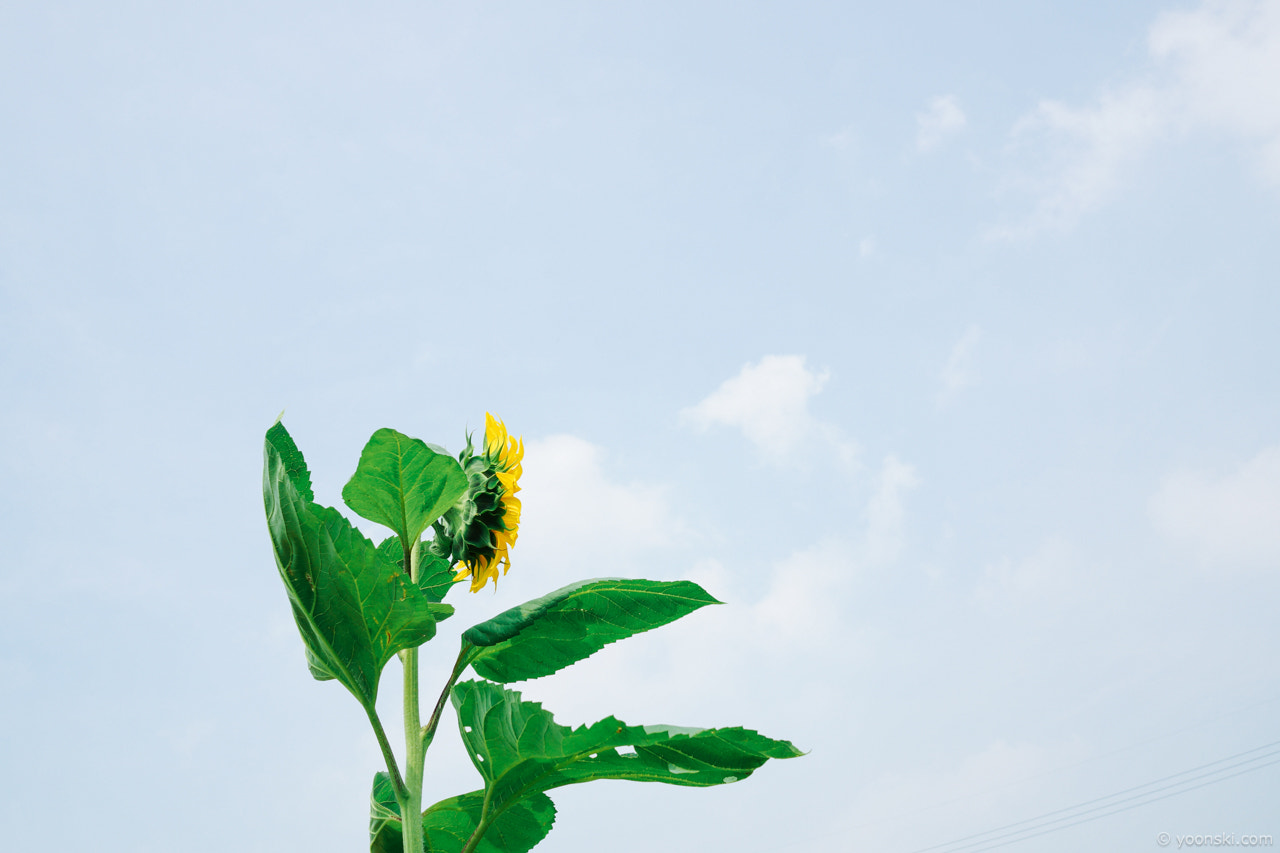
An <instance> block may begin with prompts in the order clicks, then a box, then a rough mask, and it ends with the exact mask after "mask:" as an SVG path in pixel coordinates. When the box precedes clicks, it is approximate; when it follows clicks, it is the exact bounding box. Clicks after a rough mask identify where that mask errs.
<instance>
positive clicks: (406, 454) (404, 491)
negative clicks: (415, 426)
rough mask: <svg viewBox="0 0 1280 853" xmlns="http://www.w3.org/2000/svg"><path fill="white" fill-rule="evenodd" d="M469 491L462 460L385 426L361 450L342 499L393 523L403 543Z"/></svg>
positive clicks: (369, 516) (418, 535) (372, 518)
mask: <svg viewBox="0 0 1280 853" xmlns="http://www.w3.org/2000/svg"><path fill="white" fill-rule="evenodd" d="M466 491H467V478H466V475H465V474H463V473H462V466H461V465H459V464H458V460H456V459H454V458H453V457H452V456H448V455H446V454H443V453H437V452H436V451H434V450H432V449H431V448H430V447H428V446H427V445H426V443H425V442H422V441H420V440H418V439H416V438H410V437H409V436H407V435H403V434H401V433H398V432H396V431H395V430H393V429H380V430H378V431H377V432H375V433H374V434H373V436H372V437H370V439H369V443H368V444H366V445H365V446H364V450H363V451H362V452H361V453H360V462H359V464H358V465H357V466H356V473H355V474H353V475H352V477H351V479H350V480H349V481H348V482H347V485H346V486H344V487H343V489H342V499H343V500H344V501H346V504H347V506H349V507H351V509H352V510H354V511H355V512H357V513H358V514H359V515H360V516H361V517H363V518H367V519H369V520H370V521H376V522H378V523H379V524H385V525H386V526H387V527H389V528H391V529H392V530H393V531H394V532H395V534H396V535H397V536H399V537H400V541H401V542H417V541H418V540H419V539H420V538H421V537H422V531H424V530H426V529H427V527H428V526H430V524H431V523H432V522H433V521H435V520H436V519H437V518H439V517H440V516H441V515H443V514H444V512H445V510H447V509H448V508H449V507H451V506H453V505H454V504H455V503H456V502H457V500H458V498H460V497H462V495H463V494H464V493H465V492H466Z"/></svg>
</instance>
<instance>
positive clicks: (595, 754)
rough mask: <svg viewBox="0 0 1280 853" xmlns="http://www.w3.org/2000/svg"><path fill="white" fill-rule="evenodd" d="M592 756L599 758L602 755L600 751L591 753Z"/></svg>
mask: <svg viewBox="0 0 1280 853" xmlns="http://www.w3.org/2000/svg"><path fill="white" fill-rule="evenodd" d="M591 757H592V758H599V757H600V753H598V752H593V753H591Z"/></svg>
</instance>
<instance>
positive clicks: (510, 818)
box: [422, 791, 556, 853]
mask: <svg viewBox="0 0 1280 853" xmlns="http://www.w3.org/2000/svg"><path fill="white" fill-rule="evenodd" d="M483 807H484V791H472V792H471V793H470V794H463V795H462V796H459V797H450V798H449V799H447V800H441V801H440V802H438V803H436V804H435V805H434V806H432V807H431V808H429V809H427V810H426V811H425V812H423V813H422V828H423V831H424V832H425V833H426V836H427V842H428V844H430V848H429V849H430V850H431V853H459V851H461V850H462V846H463V845H464V844H466V843H467V839H468V838H470V837H471V833H473V832H475V828H476V826H477V825H478V824H479V823H480V814H481V810H482V808H483ZM491 810H493V811H494V812H495V814H496V816H495V817H493V819H492V820H491V822H490V823H489V826H488V828H487V829H486V830H485V833H484V835H483V836H481V838H480V843H479V844H478V845H477V846H476V853H527V851H529V850H532V849H533V848H534V846H535V845H537V843H538V842H539V841H541V840H542V839H544V838H546V837H547V833H548V832H550V831H551V826H552V824H554V823H555V820H556V807H555V804H553V803H552V802H551V798H550V797H548V796H547V795H546V794H541V793H534V794H531V795H529V796H527V797H524V798H523V799H520V800H517V801H513V802H511V803H509V804H507V805H506V806H505V807H502V808H500V809H499V808H498V807H497V806H493V807H491Z"/></svg>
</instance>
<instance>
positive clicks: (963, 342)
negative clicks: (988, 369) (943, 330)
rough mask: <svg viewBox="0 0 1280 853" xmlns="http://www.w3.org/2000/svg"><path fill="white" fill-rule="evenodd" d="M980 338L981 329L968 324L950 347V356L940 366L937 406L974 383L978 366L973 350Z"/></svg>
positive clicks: (948, 401)
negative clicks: (940, 382)
mask: <svg viewBox="0 0 1280 853" xmlns="http://www.w3.org/2000/svg"><path fill="white" fill-rule="evenodd" d="M981 339H982V329H980V328H978V327H977V326H975V325H971V326H969V328H967V329H965V330H964V334H963V335H961V336H960V340H958V341H956V345H955V346H954V347H952V348H951V357H950V358H948V359H947V363H946V366H945V367H943V368H942V375H941V377H940V378H941V380H942V390H940V391H939V392H938V406H939V407H942V406H945V405H947V404H948V403H950V402H951V401H952V400H954V399H955V398H956V396H957V395H959V393H960V392H961V391H963V390H964V389H966V388H970V387H972V386H973V385H976V384H977V382H978V368H977V367H976V366H975V365H974V363H973V362H974V351H975V350H976V349H977V347H978V341H980V340H981Z"/></svg>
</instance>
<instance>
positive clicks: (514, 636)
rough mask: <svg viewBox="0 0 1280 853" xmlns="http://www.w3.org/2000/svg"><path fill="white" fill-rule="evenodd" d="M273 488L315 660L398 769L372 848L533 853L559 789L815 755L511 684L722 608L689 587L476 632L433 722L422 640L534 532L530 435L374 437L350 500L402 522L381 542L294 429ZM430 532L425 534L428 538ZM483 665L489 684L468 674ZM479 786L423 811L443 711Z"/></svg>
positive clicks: (668, 778) (377, 809)
mask: <svg viewBox="0 0 1280 853" xmlns="http://www.w3.org/2000/svg"><path fill="white" fill-rule="evenodd" d="M264 456H265V460H264V468H263V481H262V492H263V499H264V502H265V505H266V513H267V528H268V530H269V531H270V534H271V544H272V546H273V549H274V551H275V557H276V566H277V568H278V569H279V570H280V578H281V580H283V581H284V585H285V589H286V591H287V593H288V597H289V603H290V605H291V607H292V609H293V616H294V619H295V621H296V622H297V625H298V630H299V632H300V633H301V634H302V640H303V645H304V646H305V650H306V658H307V665H308V667H309V668H310V670H311V674H312V675H313V676H315V677H316V678H317V679H319V680H321V681H329V680H333V681H337V682H339V683H340V684H342V686H344V687H345V688H347V690H348V691H350V692H351V695H353V696H354V697H355V698H356V701H358V702H359V703H360V705H361V707H363V708H364V711H365V714H366V715H367V716H368V718H369V723H370V725H371V726H372V727H373V733H374V736H375V737H376V738H377V742H378V746H379V748H380V749H381V750H382V756H383V758H384V760H385V761H386V768H387V769H386V771H385V772H379V773H377V774H376V775H375V776H374V779H373V792H372V796H371V814H370V819H369V848H370V851H372V853H396V851H404V853H426V851H430V853H472V851H478V853H525V851H528V850H530V849H532V848H533V847H534V846H535V845H536V844H538V842H540V841H541V840H542V839H543V838H544V837H546V835H547V833H548V832H549V831H550V830H551V825H552V823H553V822H554V821H555V806H554V804H553V803H552V801H551V798H550V797H549V796H547V792H548V791H550V790H552V789H554V788H558V787H561V786H563V785H572V784H576V783H579V782H590V781H594V780H597V779H631V780H635V781H642V782H665V783H667V784H671V785H685V786H690V787H707V786H711V785H723V784H726V783H730V782H736V781H739V780H741V779H745V778H746V777H747V776H750V775H751V773H752V772H754V771H755V770H756V769H757V768H758V767H760V766H761V765H762V764H764V763H765V762H766V761H767V760H769V759H770V758H792V757H794V756H797V755H800V752H799V751H798V750H797V749H796V748H795V747H794V746H792V745H791V744H790V743H788V742H787V741H781V740H772V739H770V738H767V737H764V736H763V735H761V734H758V733H757V732H754V731H751V730H750V729H744V728H736V727H735V728H718V729H689V728H679V727H674V726H652V725H650V726H633V725H628V724H626V723H624V722H622V721H621V720H618V719H617V718H615V717H606V718H605V719H603V720H601V721H599V722H597V723H593V724H591V725H584V726H578V727H576V728H570V727H568V726H563V725H560V724H558V723H556V721H555V720H554V719H553V718H552V716H551V714H550V712H548V711H546V710H545V709H543V708H542V706H541V705H539V704H538V703H536V702H527V701H524V700H523V699H521V697H520V694H519V693H518V692H515V691H513V690H510V689H508V688H507V687H506V686H504V685H508V684H511V683H513V682H519V681H525V680H527V679H532V678H542V677H543V676H547V675H550V674H552V673H554V672H557V671H559V670H561V669H563V668H565V667H567V666H570V665H572V664H574V663H576V662H577V661H580V660H582V659H584V658H586V657H589V656H590V655H592V654H594V653H596V652H598V651H600V649H602V648H603V647H604V646H606V645H608V644H609V643H612V642H615V641H617V640H621V639H624V638H626V637H630V636H632V635H633V634H638V633H640V632H642V631H648V630H650V629H651V628H657V627H659V626H661V625H665V624H667V623H669V622H672V621H674V620H676V619H679V618H680V617H681V616H685V615H688V614H689V613H692V612H693V611H695V610H697V609H699V608H700V607H704V606H706V605H708V604H718V603H719V602H717V601H716V600H715V599H714V598H712V597H711V596H710V595H708V594H707V592H706V591H705V590H703V589H702V588H701V587H700V586H698V585H697V584H695V583H691V582H689V581H652V580H638V579H635V580H631V579H617V578H610V579H603V580H588V581H581V582H579V583H575V584H571V585H569V586H566V587H564V588H562V589H559V590H556V591H555V592H552V593H550V594H549V595H546V596H543V597H542V598H538V599H535V600H533V601H528V602H525V603H524V604H521V605H519V606H517V607H513V608H511V609H509V610H506V611H505V612H502V613H499V614H498V615H497V616H494V617H493V618H492V619H489V620H487V621H485V622H481V623H480V624H478V625H473V626H471V627H470V628H468V629H467V630H465V631H463V632H462V634H461V637H460V643H459V646H460V647H459V650H458V656H457V659H456V660H455V662H454V665H453V669H452V671H451V672H449V673H448V677H447V678H446V680H445V682H444V685H443V689H442V690H441V692H440V694H439V698H438V699H437V701H436V703H435V705H434V707H433V708H432V710H431V713H430V716H429V717H428V718H427V720H426V722H425V723H424V722H423V719H422V708H421V706H420V704H419V673H418V648H419V647H420V646H421V645H422V644H424V643H426V642H427V641H429V640H431V639H432V638H433V637H435V635H436V627H437V624H438V623H439V622H441V621H443V620H444V619H447V618H448V617H449V616H451V615H452V614H453V607H452V606H451V605H449V604H446V603H445V602H444V599H445V597H446V596H447V595H448V594H449V593H450V592H451V591H452V590H453V589H454V588H456V587H457V586H460V585H461V584H462V582H463V581H468V582H469V583H468V586H469V589H470V591H471V592H472V593H477V592H479V591H481V590H482V589H484V588H485V587H486V586H487V585H488V584H489V582H490V581H492V582H493V584H494V587H495V590H496V587H497V584H498V578H499V567H501V574H506V572H507V571H508V570H509V569H510V567H511V549H512V548H513V547H514V546H515V544H516V538H517V536H518V534H519V529H520V500H519V498H517V497H516V493H517V492H519V491H520V485H519V479H520V476H521V473H522V461H523V457H524V445H523V442H521V441H520V440H519V439H517V438H514V437H512V436H510V435H509V434H508V433H507V429H506V427H505V425H504V424H503V423H502V422H501V421H499V420H497V419H496V418H494V417H493V416H492V415H486V418H485V433H484V440H483V442H482V444H481V446H480V447H479V448H477V447H475V446H474V445H473V443H472V438H471V437H470V436H468V437H467V442H466V447H465V448H464V449H463V450H462V452H461V453H459V454H458V456H457V457H456V458H455V457H453V456H451V455H449V454H448V453H447V452H446V451H444V450H443V449H442V448H439V447H436V446H434V445H429V444H426V443H424V442H422V441H420V440H419V439H416V438H411V437H409V436H407V435H404V434H402V433H399V432H397V431H395V430H392V429H380V430H378V431H377V432H375V433H374V434H373V436H372V437H371V438H370V439H369V442H368V443H367V444H366V445H365V447H364V450H363V452H362V453H361V454H360V461H359V463H358V464H357V465H356V472H355V474H354V475H352V477H351V479H350V481H348V482H347V484H346V486H345V487H344V488H343V490H342V499H343V502H345V503H346V505H347V507H348V508H350V509H351V510H352V511H353V512H355V513H356V514H357V515H359V516H360V517H362V518H364V519H367V520H369V521H372V522H375V523H378V524H381V525H384V526H385V527H387V528H388V529H389V531H390V535H389V536H387V537H386V538H385V539H383V541H382V542H381V543H380V544H377V545H375V544H374V543H373V542H372V541H371V540H369V539H367V538H365V536H364V535H363V534H362V533H361V532H360V531H359V530H357V529H356V528H355V526H353V525H352V523H351V522H350V521H349V520H348V519H347V518H346V517H345V516H344V515H343V514H342V513H341V512H339V511H338V510H337V509H335V508H333V507H328V506H322V505H321V504H318V503H316V502H315V495H314V493H313V492H312V487H311V475H310V472H309V471H308V470H307V465H306V462H305V460H304V459H303V457H302V453H301V452H300V451H299V450H298V447H297V445H296V444H295V443H294V441H293V439H292V438H291V437H290V435H289V433H288V431H286V430H285V428H284V425H283V424H281V423H279V422H278V421H277V422H276V424H275V425H273V426H272V427H271V429H269V430H268V431H267V435H266V443H265V449H264ZM428 530H430V531H431V535H430V537H429V538H425V539H424V535H425V534H426V533H427V531H428ZM392 657H399V658H400V663H401V665H402V670H403V677H404V733H405V744H404V750H403V753H402V756H403V758H402V759H401V758H397V755H396V752H395V750H394V749H393V748H392V746H391V742H390V740H389V739H388V737H387V733H386V730H385V729H384V728H383V725H382V721H381V720H380V719H379V717H378V712H377V708H376V707H375V706H376V703H377V698H378V683H379V680H380V679H381V675H382V671H383V668H384V667H385V666H386V664H387V663H388V662H389V661H390V660H391V658H392ZM468 669H469V670H471V671H472V672H473V673H474V674H475V675H476V676H478V678H476V679H473V680H466V681H460V680H459V679H460V678H461V677H462V676H463V675H464V673H466V671H467V670H468ZM446 704H452V705H453V708H454V711H455V712H456V714H457V719H458V727H459V730H460V732H461V735H462V742H463V744H464V746H465V748H466V750H467V752H468V753H469V754H470V756H471V761H472V763H473V764H474V765H475V768H476V771H477V772H478V773H479V774H480V780H481V786H480V787H479V788H477V789H476V790H474V791H469V792H466V793H462V794H459V795H457V796H455V797H450V798H449V799H446V800H442V801H440V802H438V803H435V804H433V805H430V806H428V807H426V808H425V809H424V808H423V804H422V780H423V769H424V765H425V759H426V754H427V750H428V748H429V747H430V746H431V742H432V739H433V738H434V737H435V733H436V728H437V727H438V726H439V724H440V719H441V716H442V715H443V713H444V709H445V705H446Z"/></svg>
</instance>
